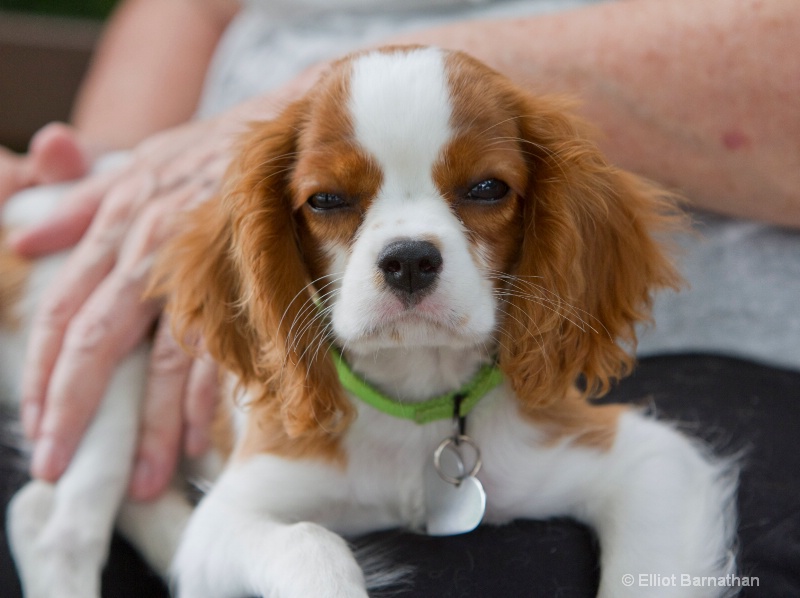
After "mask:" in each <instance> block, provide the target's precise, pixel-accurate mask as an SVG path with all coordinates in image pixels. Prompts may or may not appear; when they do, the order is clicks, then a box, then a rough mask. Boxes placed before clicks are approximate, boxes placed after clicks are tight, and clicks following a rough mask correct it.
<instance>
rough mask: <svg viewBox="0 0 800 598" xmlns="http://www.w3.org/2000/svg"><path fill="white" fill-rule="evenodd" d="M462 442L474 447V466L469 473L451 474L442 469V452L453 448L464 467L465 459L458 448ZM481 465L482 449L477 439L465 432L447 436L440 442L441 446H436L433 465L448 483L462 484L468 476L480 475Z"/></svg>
mask: <svg viewBox="0 0 800 598" xmlns="http://www.w3.org/2000/svg"><path fill="white" fill-rule="evenodd" d="M462 444H466V445H468V446H470V447H472V450H474V451H475V464H474V465H473V466H472V469H471V470H470V472H469V473H467V474H464V473H461V474H460V477H455V476H451V475H449V474H447V473H445V472H444V471H443V470H442V453H443V452H444V451H445V449H450V450H452V451H453V452H454V453H455V454H456V456H457V457H458V459H459V461H460V463H461V467H462V469H463V466H464V459H463V457H462V456H461V452H460V451H459V449H458V447H459V446H461V445H462ZM481 465H483V461H481V450H480V449H479V448H478V445H477V444H475V441H474V440H472V438H470V437H469V436H466V435H464V434H458V435H455V436H451V437H449V438H445V439H444V440H442V442H440V443H439V446H437V447H436V451H434V453H433V466H434V467H435V468H436V473H438V474H439V477H440V478H442V479H443V480H444V481H445V482H447V483H448V484H453V485H454V486H458V485H460V484H461V482H462V481H463V480H465V479H467V478H470V477H474V476H476V475H478V472H479V471H480V470H481Z"/></svg>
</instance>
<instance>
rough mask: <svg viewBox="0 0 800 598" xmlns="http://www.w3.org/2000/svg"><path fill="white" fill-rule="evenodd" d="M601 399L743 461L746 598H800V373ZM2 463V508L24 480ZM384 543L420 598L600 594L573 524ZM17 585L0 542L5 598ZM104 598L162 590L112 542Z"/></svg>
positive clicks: (656, 370) (686, 359)
mask: <svg viewBox="0 0 800 598" xmlns="http://www.w3.org/2000/svg"><path fill="white" fill-rule="evenodd" d="M607 400H612V401H625V402H635V403H638V404H644V405H649V406H653V407H654V408H655V409H656V411H657V412H658V414H659V416H661V417H664V418H668V419H673V420H677V421H679V422H681V423H682V424H681V425H682V426H683V427H684V428H685V429H686V430H687V431H689V432H691V433H692V434H694V435H696V436H699V437H701V438H704V439H706V440H707V441H709V442H711V443H713V444H714V446H715V447H717V448H718V451H719V452H722V453H723V454H734V453H741V454H742V457H741V463H742V475H741V488H740V492H739V511H740V526H739V543H740V561H739V562H740V565H739V567H740V575H746V576H757V577H758V578H759V582H760V586H759V587H758V588H752V589H746V590H744V591H743V592H742V594H741V595H742V596H744V597H746V598H755V597H759V598H760V597H764V598H782V597H787V598H791V597H800V451H798V445H800V441H798V438H799V437H800V373H795V372H787V371H782V370H777V369H773V368H769V367H765V366H761V365H756V364H753V363H749V362H745V361H740V360H735V359H728V358H723V357H714V356H701V355H681V356H669V357H655V358H650V359H646V360H644V361H643V362H642V363H641V364H640V366H639V368H638V369H637V371H636V373H635V374H634V375H633V376H631V377H630V378H628V379H626V380H625V381H624V382H623V383H621V384H620V385H619V387H618V388H617V389H615V390H614V392H613V393H612V394H611V396H610V397H609V398H608V399H607ZM12 457H13V453H12V451H10V450H7V449H3V453H2V455H0V476H2V477H0V492H1V493H2V498H3V504H5V501H6V500H7V499H8V496H9V495H10V493H11V491H12V489H13V488H14V487H16V486H17V485H18V483H19V481H20V479H19V476H18V475H16V474H14V473H13V468H9V459H11V458H12ZM362 542H366V543H368V544H370V545H371V544H372V543H373V542H377V543H379V544H380V545H381V546H382V547H386V546H389V547H390V550H391V553H392V558H393V560H395V561H397V562H399V563H403V564H406V565H410V566H412V567H413V568H414V570H415V573H414V575H413V586H412V587H411V588H410V589H407V590H403V591H401V592H399V593H398V594H396V595H397V596H400V597H404V598H405V597H411V596H415V597H417V598H494V597H497V598H538V597H546V598H553V597H558V598H578V597H581V598H582V597H587V596H593V595H594V592H595V590H596V586H597V580H598V571H597V548H596V545H595V543H594V540H593V537H592V534H591V532H590V531H589V530H588V529H586V528H584V527H582V526H580V525H578V524H576V523H573V522H571V521H546V522H538V521H520V522H515V523H513V524H511V525H507V526H503V527H488V526H487V527H482V528H480V529H478V530H476V531H475V532H472V533H471V534H467V535H464V536H458V537H453V538H427V537H423V536H418V535H412V534H406V533H398V532H395V533H381V534H373V535H372V536H369V537H367V538H365V539H361V540H359V543H362ZM19 596H20V594H19V588H18V586H17V582H16V577H15V575H14V572H13V566H12V564H11V562H10V559H9V557H8V553H7V549H6V547H5V545H4V544H3V545H0V598H18V597H19ZM104 596H105V597H107V598H109V597H113V598H127V597H134V596H135V597H138V598H142V597H144V598H160V597H162V596H166V592H165V590H164V588H163V586H161V585H160V583H159V582H158V580H157V579H156V578H155V577H154V576H153V575H152V574H151V573H149V572H148V571H147V569H146V568H145V567H144V565H143V564H142V563H141V561H140V560H139V559H138V558H137V556H136V555H135V553H134V552H133V551H132V550H131V549H130V548H129V547H128V546H126V545H125V544H124V542H122V541H120V540H115V542H114V545H113V547H112V556H111V560H110V562H109V565H108V567H107V569H106V572H105V575H104Z"/></svg>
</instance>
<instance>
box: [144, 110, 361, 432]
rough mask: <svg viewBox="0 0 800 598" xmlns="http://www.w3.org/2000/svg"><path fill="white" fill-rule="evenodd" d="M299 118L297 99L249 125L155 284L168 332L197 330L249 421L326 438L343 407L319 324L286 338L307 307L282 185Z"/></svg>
mask: <svg viewBox="0 0 800 598" xmlns="http://www.w3.org/2000/svg"><path fill="white" fill-rule="evenodd" d="M305 113H306V108H305V103H304V102H298V103H295V104H293V105H291V106H290V107H289V108H287V110H286V111H285V112H284V114H283V115H282V116H281V117H280V118H279V119H277V120H275V121H271V122H267V123H259V124H257V125H254V126H253V128H252V130H251V131H250V132H249V133H248V134H247V135H246V136H245V138H244V139H243V143H242V152H241V153H240V155H239V156H238V157H237V158H236V159H235V160H234V162H233V165H232V167H231V169H230V171H229V173H228V175H227V176H226V180H228V181H229V182H228V185H227V187H226V189H225V190H224V192H223V194H222V196H221V197H219V198H217V199H215V200H212V201H210V202H208V203H207V204H205V205H203V206H202V207H200V208H199V209H198V210H197V211H196V212H195V213H194V214H193V215H192V219H191V223H190V226H189V230H188V232H186V234H184V235H183V236H182V237H180V238H179V239H178V240H177V241H176V242H175V243H174V244H173V245H172V246H171V247H170V248H168V249H167V251H166V252H165V254H164V255H165V258H164V260H163V261H162V264H161V266H160V267H159V269H158V270H159V273H160V280H161V281H162V282H161V283H160V284H159V285H158V287H157V289H158V290H159V291H161V292H162V293H164V294H166V295H167V296H168V297H169V304H168V309H169V310H170V312H171V314H172V317H173V321H174V322H175V324H176V327H177V330H176V332H177V333H178V334H179V335H185V334H186V332H192V331H197V332H200V333H201V334H202V337H203V341H204V343H205V346H206V347H207V349H208V351H209V352H210V353H211V355H212V356H213V357H214V358H215V359H217V360H218V361H219V362H220V363H222V364H223V365H224V366H226V367H227V368H228V369H230V370H231V371H233V372H234V373H236V374H237V375H238V376H239V377H240V378H241V381H242V383H243V385H245V386H247V387H248V389H249V390H250V393H251V396H253V401H252V403H250V408H251V410H252V411H254V412H257V416H256V417H257V418H258V419H264V418H266V419H269V420H271V421H272V422H273V423H274V422H275V421H276V420H277V421H280V423H281V424H282V426H283V428H284V429H285V432H286V434H287V435H288V436H289V437H298V436H301V435H306V434H308V433H311V434H312V435H313V434H332V433H334V432H336V431H338V430H341V429H342V427H343V426H344V425H345V424H346V422H347V421H348V420H349V417H350V415H351V409H352V408H351V406H350V404H349V403H348V402H347V401H346V399H345V398H344V396H343V394H342V391H341V389H340V385H339V383H338V377H337V375H336V371H335V369H334V366H333V363H332V362H331V360H330V359H329V358H327V357H319V355H318V351H317V345H318V344H319V343H321V342H322V340H321V339H322V338H323V337H324V335H323V334H322V333H321V324H320V323H319V322H318V319H315V320H314V322H311V323H309V325H307V326H305V325H304V326H303V329H302V331H300V332H299V333H295V334H293V336H292V338H291V340H290V339H289V335H290V333H291V326H292V323H294V322H296V321H297V319H298V318H300V319H302V318H303V317H304V314H303V313H301V312H303V310H304V308H307V307H308V305H309V301H311V289H310V287H309V286H308V283H309V279H308V272H307V268H306V265H305V263H304V260H303V256H302V255H301V252H300V249H299V246H298V241H297V238H296V234H295V221H294V216H293V212H292V197H291V194H290V191H289V183H288V181H289V178H290V175H291V171H292V168H293V166H294V162H295V159H296V151H297V148H296V141H297V136H298V132H299V131H300V130H301V129H302V126H303V119H304V118H305ZM307 312H308V310H307V309H306V310H305V312H304V313H307ZM320 351H321V352H322V353H323V355H324V348H322V349H320ZM315 356H316V359H315ZM312 360H314V364H313V367H311V362H312ZM271 427H272V426H271Z"/></svg>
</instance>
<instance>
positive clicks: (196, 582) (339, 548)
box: [174, 456, 367, 598]
mask: <svg viewBox="0 0 800 598" xmlns="http://www.w3.org/2000/svg"><path fill="white" fill-rule="evenodd" d="M337 492H342V483H341V481H340V480H338V479H337V476H336V475H335V474H332V473H331V472H330V470H328V468H324V467H314V466H308V467H306V466H305V465H304V464H302V463H297V462H294V463H291V464H286V463H284V462H281V461H280V460H277V459H272V458H269V457H263V456H262V457H255V458H252V459H251V460H250V461H248V462H247V463H246V464H241V465H237V466H234V467H233V468H232V469H229V470H228V471H227V472H226V473H225V474H223V476H222V477H221V478H220V480H219V481H218V482H217V484H216V485H215V486H214V488H213V489H212V491H211V492H210V493H209V494H208V496H206V497H205V499H204V500H203V501H202V502H201V503H200V505H199V506H198V508H197V509H196V511H195V513H194V515H193V516H192V518H191V520H190V522H189V526H188V528H187V530H186V533H185V534H184V537H183V539H182V542H181V546H180V548H179V550H178V554H177V556H176V559H175V563H174V575H175V577H176V580H177V587H178V592H179V593H178V595H179V596H180V597H181V598H235V597H245V596H252V595H258V596H280V597H281V598H309V597H311V596H313V597H314V598H366V597H367V592H366V589H365V583H364V576H363V574H362V572H361V569H360V568H359V566H358V564H357V563H356V561H355V558H354V557H353V555H352V553H351V551H350V549H349V548H348V546H347V544H346V543H345V541H344V540H343V539H342V538H341V537H339V536H338V535H336V534H334V533H333V532H331V531H329V530H328V529H326V528H324V527H322V526H321V525H317V524H316V523H309V522H307V521H304V519H308V518H311V517H315V516H317V517H321V518H323V519H327V518H328V517H330V516H332V513H331V511H330V507H329V506H327V505H330V504H336V503H337V501H338V500H339V498H340V497H341V495H340V496H339V497H337V496H336V494H337ZM290 513H294V517H293V518H292V519H289V518H288V517H289V514H290ZM290 521H299V523H290Z"/></svg>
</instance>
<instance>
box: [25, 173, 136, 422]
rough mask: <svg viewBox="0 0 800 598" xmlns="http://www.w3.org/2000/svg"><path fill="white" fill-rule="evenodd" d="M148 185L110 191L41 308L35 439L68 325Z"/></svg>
mask: <svg viewBox="0 0 800 598" xmlns="http://www.w3.org/2000/svg"><path fill="white" fill-rule="evenodd" d="M142 184H143V183H141V182H138V181H137V180H136V179H134V180H133V181H132V183H131V184H127V185H120V186H118V187H116V188H115V189H114V190H113V191H112V192H111V193H109V194H108V198H107V201H106V203H105V204H104V205H103V208H102V209H101V211H100V213H99V214H98V217H97V219H96V220H95V221H94V222H93V224H92V225H91V227H90V229H89V232H88V233H87V234H86V235H85V237H84V238H83V240H82V241H81V243H79V244H78V246H77V247H76V248H75V250H74V251H73V252H72V253H71V254H70V256H69V258H68V259H67V262H66V264H65V266H64V267H63V268H61V270H60V271H59V274H58V276H57V277H56V280H55V281H54V283H53V284H52V285H51V286H50V288H49V289H48V292H46V293H45V294H44V296H43V299H42V302H41V304H40V305H39V306H38V308H37V310H36V313H35V315H34V318H33V321H32V324H31V333H30V337H29V341H28V347H27V353H26V359H25V367H24V370H23V373H22V420H23V425H24V428H25V432H26V434H27V435H28V437H30V438H35V437H36V436H37V434H38V426H39V418H40V417H41V413H42V411H43V409H44V402H45V397H46V394H47V390H48V383H49V381H50V380H51V376H52V374H53V369H54V367H55V364H56V360H57V359H58V358H59V355H60V353H61V351H62V343H63V341H64V334H65V332H66V330H67V326H68V325H69V324H70V321H71V320H72V318H73V317H74V316H75V314H77V313H78V311H79V310H80V309H81V306H82V305H83V304H84V302H85V301H86V300H87V298H88V297H89V296H90V295H91V294H92V293H93V292H94V290H95V289H96V288H97V287H98V285H100V284H101V282H102V281H103V280H104V279H105V277H106V276H107V275H108V274H109V272H111V270H112V268H113V267H114V263H115V261H116V259H117V255H118V251H119V246H120V244H121V243H122V239H123V237H124V234H125V232H126V230H125V227H126V223H127V222H128V221H129V219H130V212H131V210H132V208H131V207H130V204H132V203H134V201H133V200H131V199H130V197H134V198H136V197H137V195H138V194H139V193H140V192H141V191H140V187H141V185H142ZM144 184H146V183H144ZM89 317H91V316H89Z"/></svg>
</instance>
